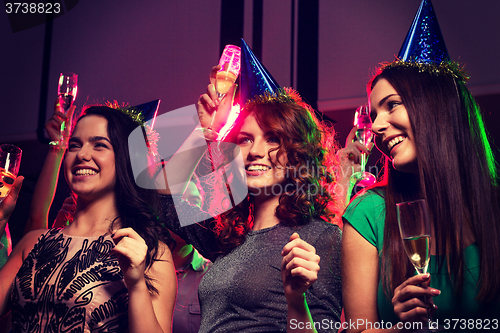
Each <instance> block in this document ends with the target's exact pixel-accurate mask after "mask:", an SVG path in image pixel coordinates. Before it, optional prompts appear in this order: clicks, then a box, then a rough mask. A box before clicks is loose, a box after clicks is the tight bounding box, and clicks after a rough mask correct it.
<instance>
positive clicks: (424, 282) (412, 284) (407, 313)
mask: <svg viewBox="0 0 500 333" xmlns="http://www.w3.org/2000/svg"><path fill="white" fill-rule="evenodd" d="M440 293H441V292H440V291H439V290H437V289H434V288H431V287H430V274H419V275H415V276H412V277H411V278H409V279H407V280H406V281H404V282H403V283H402V284H401V285H399V286H398V287H397V288H396V289H395V290H394V297H393V298H392V305H393V307H394V313H395V314H396V315H397V316H398V317H399V318H400V319H401V320H402V321H425V320H427V310H428V309H431V310H434V309H435V308H436V307H435V305H434V300H433V298H432V297H434V296H437V295H439V294H440Z"/></svg>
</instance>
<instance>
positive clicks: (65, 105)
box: [50, 72, 78, 147]
mask: <svg viewBox="0 0 500 333" xmlns="http://www.w3.org/2000/svg"><path fill="white" fill-rule="evenodd" d="M77 91H78V75H76V74H75V73H71V72H63V73H61V74H60V75H59V83H58V85H57V94H58V97H57V98H58V102H59V105H60V106H61V108H62V109H63V112H64V113H66V112H68V110H69V109H70V108H71V106H72V105H73V102H74V101H75V99H76V93H77ZM65 128H66V122H63V123H62V124H61V138H60V139H59V141H51V142H50V144H51V145H54V146H57V145H59V146H61V147H62V145H63V141H64V138H63V133H64V129H65Z"/></svg>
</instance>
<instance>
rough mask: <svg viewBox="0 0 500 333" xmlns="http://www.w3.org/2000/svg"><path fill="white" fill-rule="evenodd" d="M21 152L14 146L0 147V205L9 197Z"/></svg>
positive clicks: (17, 170) (5, 145) (4, 145)
mask: <svg viewBox="0 0 500 333" xmlns="http://www.w3.org/2000/svg"><path fill="white" fill-rule="evenodd" d="M22 153H23V152H22V150H21V149H20V148H19V147H17V146H14V145H10V144H3V145H0V203H1V202H2V201H3V200H4V199H5V197H7V195H9V192H10V190H11V189H12V185H13V184H14V181H15V180H16V178H17V174H18V172H19V166H20V165H21V156H22Z"/></svg>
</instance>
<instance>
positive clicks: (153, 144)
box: [106, 101, 160, 156]
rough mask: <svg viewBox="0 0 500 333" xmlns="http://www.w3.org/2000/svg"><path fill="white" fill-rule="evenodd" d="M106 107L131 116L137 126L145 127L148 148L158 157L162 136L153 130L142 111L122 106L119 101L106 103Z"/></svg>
mask: <svg viewBox="0 0 500 333" xmlns="http://www.w3.org/2000/svg"><path fill="white" fill-rule="evenodd" d="M106 106H107V107H110V108H112V109H116V110H119V111H121V112H123V113H125V114H126V115H127V116H129V117H130V118H131V119H132V120H133V121H134V122H135V123H136V124H138V125H140V126H142V127H144V130H145V131H146V136H147V146H148V149H149V152H150V153H151V154H152V155H153V156H156V155H158V140H159V139H160V135H159V134H158V132H156V131H155V130H154V129H152V128H151V127H150V126H149V125H148V124H147V123H146V122H145V121H144V115H143V114H142V111H141V110H139V109H136V108H133V107H129V106H127V105H123V106H120V104H118V102H117V101H113V102H109V101H108V102H106Z"/></svg>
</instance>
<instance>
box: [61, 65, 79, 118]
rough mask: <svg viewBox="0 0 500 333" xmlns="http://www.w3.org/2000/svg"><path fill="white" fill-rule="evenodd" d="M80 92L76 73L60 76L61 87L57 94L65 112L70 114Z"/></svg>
mask: <svg viewBox="0 0 500 333" xmlns="http://www.w3.org/2000/svg"><path fill="white" fill-rule="evenodd" d="M77 91H78V75H76V74H75V73H70V72H64V73H61V74H60V75H59V85H58V87H57V92H58V95H59V97H58V98H59V104H60V105H61V107H62V108H63V110H64V112H68V110H69V108H70V107H71V105H73V102H74V101H75V98H76V93H77Z"/></svg>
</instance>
